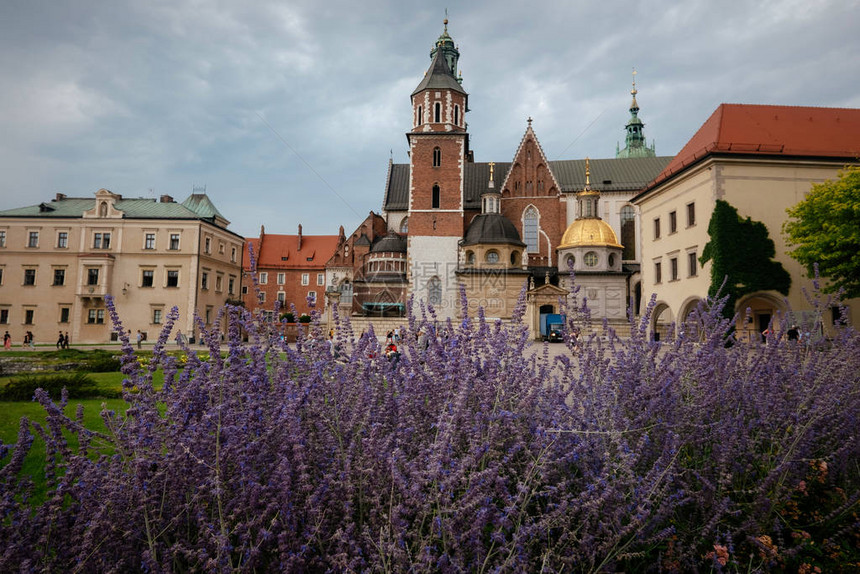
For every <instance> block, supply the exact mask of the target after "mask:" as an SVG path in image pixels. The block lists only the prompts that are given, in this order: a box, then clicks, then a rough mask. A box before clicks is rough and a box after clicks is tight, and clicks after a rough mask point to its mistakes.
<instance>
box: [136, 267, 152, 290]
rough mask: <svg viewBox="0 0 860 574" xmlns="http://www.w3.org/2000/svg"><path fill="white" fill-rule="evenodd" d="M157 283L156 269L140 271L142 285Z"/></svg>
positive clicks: (149, 285) (148, 285) (150, 285)
mask: <svg viewBox="0 0 860 574" xmlns="http://www.w3.org/2000/svg"><path fill="white" fill-rule="evenodd" d="M153 285H155V269H143V270H142V271H141V272H140V286H141V287H152V286H153Z"/></svg>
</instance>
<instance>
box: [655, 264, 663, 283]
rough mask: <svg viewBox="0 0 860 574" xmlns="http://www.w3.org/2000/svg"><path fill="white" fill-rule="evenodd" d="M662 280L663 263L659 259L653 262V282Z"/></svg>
mask: <svg viewBox="0 0 860 574" xmlns="http://www.w3.org/2000/svg"><path fill="white" fill-rule="evenodd" d="M662 282H663V264H662V263H660V262H659V261H655V262H654V283H662Z"/></svg>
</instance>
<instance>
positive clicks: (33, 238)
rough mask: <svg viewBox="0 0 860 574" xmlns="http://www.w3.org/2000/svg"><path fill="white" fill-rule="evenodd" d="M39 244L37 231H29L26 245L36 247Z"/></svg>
mask: <svg viewBox="0 0 860 574" xmlns="http://www.w3.org/2000/svg"><path fill="white" fill-rule="evenodd" d="M38 246H39V232H38V231H31V232H30V234H29V236H28V238H27V247H38Z"/></svg>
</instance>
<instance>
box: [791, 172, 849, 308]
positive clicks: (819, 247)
mask: <svg viewBox="0 0 860 574" xmlns="http://www.w3.org/2000/svg"><path fill="white" fill-rule="evenodd" d="M787 211H788V215H789V219H788V221H786V222H785V224H784V225H783V233H784V234H785V236H786V241H787V242H788V244H789V245H791V246H793V247H795V249H794V250H793V251H790V252H789V255H791V256H792V257H794V258H795V259H796V260H797V261H798V262H800V263H801V264H802V265H804V266H806V269H807V271H808V273H809V275H810V277H811V276H813V275H814V269H813V267H814V265H815V264H816V263H817V264H818V272H819V273H820V274H821V276H823V277H827V278H828V279H829V280H830V283H829V284H828V285H827V286H825V288H824V290H825V291H828V292H833V291H836V290H839V289H844V290H845V294H846V296H848V297H860V168H858V167H856V166H854V167H850V168H847V169H845V170H844V171H842V172H841V173H840V174H839V178H838V179H836V180H834V181H826V182H824V183H820V184H818V185H813V186H812V190H811V191H810V192H809V195H807V196H806V199H804V200H803V201H801V202H800V203H798V204H797V205H795V206H794V207H792V208H789V209H788V210H787Z"/></svg>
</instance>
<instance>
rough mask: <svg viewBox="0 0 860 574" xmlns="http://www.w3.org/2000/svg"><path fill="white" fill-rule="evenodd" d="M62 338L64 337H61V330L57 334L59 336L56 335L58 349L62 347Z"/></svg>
mask: <svg viewBox="0 0 860 574" xmlns="http://www.w3.org/2000/svg"><path fill="white" fill-rule="evenodd" d="M63 340H64V339H63V332H62V331H60V334H59V336H58V337H57V348H58V349H62V348H63Z"/></svg>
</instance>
